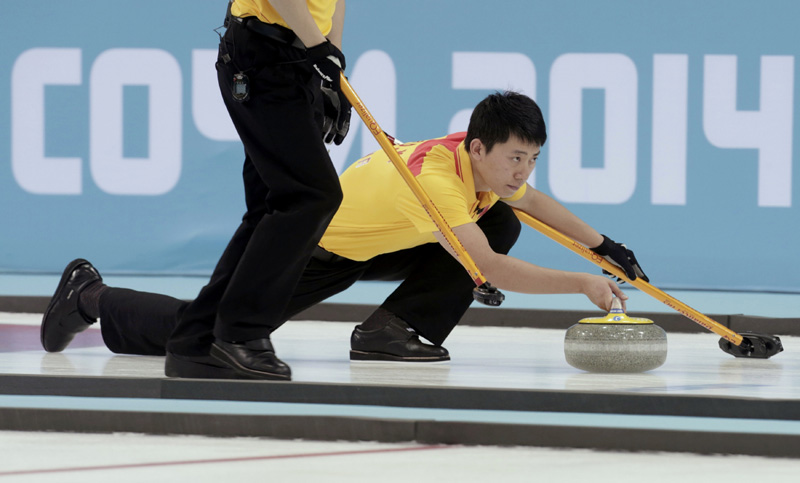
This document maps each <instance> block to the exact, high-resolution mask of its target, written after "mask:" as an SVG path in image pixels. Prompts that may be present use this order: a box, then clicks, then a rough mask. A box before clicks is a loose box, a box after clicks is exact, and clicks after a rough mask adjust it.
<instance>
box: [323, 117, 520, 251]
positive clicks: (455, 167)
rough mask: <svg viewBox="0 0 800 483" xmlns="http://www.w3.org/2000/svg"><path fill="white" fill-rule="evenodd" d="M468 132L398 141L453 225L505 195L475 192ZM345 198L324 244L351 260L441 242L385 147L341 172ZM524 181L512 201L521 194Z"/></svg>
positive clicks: (408, 162) (469, 220) (403, 154)
mask: <svg viewBox="0 0 800 483" xmlns="http://www.w3.org/2000/svg"><path fill="white" fill-rule="evenodd" d="M465 137H466V133H465V132H461V133H455V134H451V135H449V136H446V137H442V138H437V139H431V140H428V141H420V142H416V143H409V144H403V145H401V146H396V149H397V152H398V154H400V157H401V158H402V159H403V161H405V162H406V165H407V166H408V167H409V169H410V170H411V172H412V173H413V174H414V176H415V177H416V179H417V181H419V182H420V184H421V185H422V187H423V188H424V189H425V191H426V192H427V193H428V196H429V197H430V198H431V200H433V202H434V204H435V205H436V207H437V208H438V209H439V212H441V214H442V216H444V219H445V220H446V221H447V223H448V224H449V225H450V226H451V227H456V226H459V225H464V224H466V223H472V222H475V221H477V220H478V219H479V218H480V217H481V216H482V215H483V214H484V213H486V211H487V210H488V209H489V208H491V207H492V206H493V205H494V204H495V203H496V202H497V201H498V200H499V199H500V197H499V196H498V195H497V194H495V193H494V192H492V191H482V192H480V193H476V192H475V181H474V179H473V177H472V163H471V162H470V159H469V155H468V154H467V150H466V148H465V147H464V138H465ZM339 181H340V182H341V185H342V191H343V192H344V200H343V201H342V205H341V206H340V207H339V211H337V212H336V215H335V216H334V218H333V220H332V221H331V223H330V225H329V226H328V229H327V230H326V231H325V234H324V235H323V237H322V240H321V241H320V246H321V247H323V248H324V249H326V250H328V251H329V252H333V253H336V254H337V255H340V256H342V257H345V258H349V259H351V260H358V261H363V260H368V259H370V258H372V257H375V256H377V255H381V254H384V253H391V252H395V251H399V250H403V249H406V248H412V247H415V246H419V245H422V244H425V243H432V242H435V241H436V239H435V238H434V236H433V233H434V232H436V231H438V229H437V227H436V225H435V224H434V223H433V221H431V219H430V217H429V216H428V214H427V212H426V211H425V209H424V208H423V207H422V205H421V204H420V202H419V201H418V200H417V198H416V197H415V196H414V193H413V192H412V191H411V189H410V188H409V187H408V186H407V185H406V183H405V181H404V180H403V178H402V177H401V176H400V174H399V173H398V172H397V169H396V168H395V167H394V165H392V162H391V161H390V160H389V157H388V156H387V155H386V153H384V152H383V151H377V152H375V153H372V154H370V155H369V156H366V157H364V158H361V159H359V160H358V161H356V162H355V163H353V164H352V165H351V166H350V167H349V168H347V170H345V172H344V173H342V175H341V176H340V177H339ZM525 187H526V185H523V186H522V188H520V189H519V191H517V192H516V193H515V194H514V195H513V196H512V197H511V198H507V199H506V200H508V201H515V200H518V199H520V198H521V197H522V196H523V194H524V193H525Z"/></svg>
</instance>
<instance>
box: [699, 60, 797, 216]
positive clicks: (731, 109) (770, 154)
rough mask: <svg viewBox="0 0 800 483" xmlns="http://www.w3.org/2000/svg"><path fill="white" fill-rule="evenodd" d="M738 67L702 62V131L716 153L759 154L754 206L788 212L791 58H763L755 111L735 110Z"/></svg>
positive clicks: (733, 63)
mask: <svg viewBox="0 0 800 483" xmlns="http://www.w3.org/2000/svg"><path fill="white" fill-rule="evenodd" d="M736 62H737V59H736V56H735V55H707V56H705V63H704V77H703V130H704V131H705V133H706V137H707V138H708V140H709V142H711V144H713V145H715V146H717V147H720V148H750V149H758V206H776V207H777V206H781V207H789V206H792V121H793V116H792V113H793V110H794V57H792V56H778V55H765V56H762V57H761V92H760V96H759V99H760V103H761V104H760V109H761V110H759V111H738V110H736V84H737V79H736Z"/></svg>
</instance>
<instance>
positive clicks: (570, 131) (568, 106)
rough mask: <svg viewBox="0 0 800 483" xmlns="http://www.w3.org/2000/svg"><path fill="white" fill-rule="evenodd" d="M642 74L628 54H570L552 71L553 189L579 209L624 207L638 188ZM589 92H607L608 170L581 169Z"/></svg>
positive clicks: (606, 150)
mask: <svg viewBox="0 0 800 483" xmlns="http://www.w3.org/2000/svg"><path fill="white" fill-rule="evenodd" d="M637 82H638V80H637V72H636V66H635V65H634V63H633V61H632V60H631V59H630V58H629V57H627V56H625V55H622V54H564V55H562V56H560V57H559V58H557V59H556V60H555V62H554V63H553V67H552V69H551V70H550V135H549V139H550V140H551V145H550V156H549V160H550V164H549V166H548V168H549V178H550V189H551V190H552V192H553V195H555V196H556V197H557V198H558V199H560V200H562V201H566V202H573V203H609V204H612V203H624V202H625V201H627V200H628V199H629V198H630V197H631V196H632V195H633V191H634V189H635V188H636V118H637V113H636V109H637ZM584 89H603V90H604V91H605V106H606V107H605V117H604V123H605V140H604V144H605V147H604V152H603V159H604V166H603V167H602V168H583V167H582V166H581V126H582V119H583V116H582V108H583V102H582V101H583V90H584Z"/></svg>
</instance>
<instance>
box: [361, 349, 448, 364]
mask: <svg viewBox="0 0 800 483" xmlns="http://www.w3.org/2000/svg"><path fill="white" fill-rule="evenodd" d="M350 360H351V361H362V362H363V361H367V362H414V363H426V362H427V363H432V362H447V361H449V360H450V356H449V355H447V356H427V357H424V356H420V357H413V356H396V355H393V354H385V353H383V352H364V351H357V350H351V351H350Z"/></svg>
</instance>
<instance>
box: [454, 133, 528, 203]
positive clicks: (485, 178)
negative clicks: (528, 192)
mask: <svg viewBox="0 0 800 483" xmlns="http://www.w3.org/2000/svg"><path fill="white" fill-rule="evenodd" d="M540 151H541V148H540V147H539V145H538V144H536V143H533V144H528V143H524V142H522V141H521V140H519V139H518V138H517V137H515V136H510V137H509V138H508V141H506V142H504V143H497V144H495V145H494V146H493V147H492V150H491V151H489V152H487V151H486V146H485V145H484V144H483V143H482V142H481V141H480V140H479V139H473V140H472V142H471V143H470V146H469V153H470V158H471V159H472V166H473V176H474V178H475V190H476V191H487V190H491V191H494V192H495V193H497V194H498V195H499V196H500V197H501V198H507V197H509V196H511V195H513V194H514V193H516V191H517V190H518V189H520V188H521V187H522V185H523V184H525V182H526V181H527V179H528V177H529V176H530V175H531V173H532V172H533V168H534V167H535V166H536V159H537V158H538V157H539V152H540Z"/></svg>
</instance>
